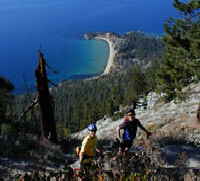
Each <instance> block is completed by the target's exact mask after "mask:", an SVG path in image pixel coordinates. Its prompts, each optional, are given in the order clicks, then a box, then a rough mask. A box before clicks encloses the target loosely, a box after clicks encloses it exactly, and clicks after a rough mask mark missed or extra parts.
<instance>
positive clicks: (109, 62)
mask: <svg viewBox="0 0 200 181" xmlns="http://www.w3.org/2000/svg"><path fill="white" fill-rule="evenodd" d="M94 39H95V40H103V41H105V42H106V43H107V44H108V46H109V55H108V59H107V64H106V66H105V69H104V71H103V73H101V74H100V75H99V76H98V77H101V76H104V75H107V74H109V73H110V71H111V67H112V66H113V64H114V58H115V54H116V51H115V50H114V47H113V43H112V41H110V40H109V39H108V38H106V37H101V36H96V37H95V38H94Z"/></svg>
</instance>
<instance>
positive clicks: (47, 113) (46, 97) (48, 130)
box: [35, 52, 57, 142]
mask: <svg viewBox="0 0 200 181" xmlns="http://www.w3.org/2000/svg"><path fill="white" fill-rule="evenodd" d="M35 76H36V81H37V90H38V102H39V105H40V113H41V136H42V137H45V138H47V139H49V140H51V141H52V142H57V133H56V123H55V119H54V109H53V107H54V106H53V97H52V96H51V95H50V93H49V87H48V78H47V73H46V61H45V58H44V55H43V54H42V53H41V52H39V64H38V66H37V68H36V70H35Z"/></svg>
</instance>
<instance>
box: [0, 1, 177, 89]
mask: <svg viewBox="0 0 200 181" xmlns="http://www.w3.org/2000/svg"><path fill="white" fill-rule="evenodd" d="M170 16H177V12H176V11H175V9H174V8H173V7H172V0H162V1H161V0H153V1H149V0H139V1H138V0H137V1H136V0H101V1H100V0H93V1H91V0H54V1H53V0H20V1H19V0H1V1H0V50H1V51H0V75H1V76H5V77H7V78H8V79H10V80H11V81H12V82H13V83H14V85H15V87H16V89H17V90H19V91H24V90H25V88H26V87H32V86H34V84H33V82H34V69H35V67H36V64H37V50H38V49H39V48H41V49H42V51H43V52H44V54H45V57H46V59H47V62H48V64H49V65H50V66H51V67H53V68H54V69H55V70H57V71H58V72H59V74H52V73H51V71H49V76H50V78H51V79H52V80H54V81H55V82H58V81H62V80H64V79H66V78H69V77H71V76H73V75H79V74H81V75H83V74H97V73H100V72H102V71H103V69H104V67H105V65H106V61H107V58H108V53H109V52H108V46H107V44H106V43H105V42H103V41H95V40H93V41H86V40H82V39H81V37H82V35H83V34H84V33H86V32H96V31H98V32H102V31H103V32H110V31H111V32H117V33H124V32H128V31H132V30H141V31H144V32H148V33H155V34H160V33H163V22H164V21H166V19H167V18H168V17H170Z"/></svg>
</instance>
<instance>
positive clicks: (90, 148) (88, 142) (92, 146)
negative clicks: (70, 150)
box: [80, 135, 97, 156]
mask: <svg viewBox="0 0 200 181" xmlns="http://www.w3.org/2000/svg"><path fill="white" fill-rule="evenodd" d="M96 143H97V137H96V136H94V137H91V136H90V135H88V136H86V137H85V138H84V140H83V142H82V146H81V151H80V153H83V154H84V155H87V156H94V155H95V151H96Z"/></svg>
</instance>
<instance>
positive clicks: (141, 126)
mask: <svg viewBox="0 0 200 181" xmlns="http://www.w3.org/2000/svg"><path fill="white" fill-rule="evenodd" d="M138 126H139V128H140V129H142V130H143V131H144V132H146V134H147V135H148V136H150V135H151V132H149V131H148V130H146V129H145V127H144V126H143V125H142V124H141V122H140V121H139V120H138Z"/></svg>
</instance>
